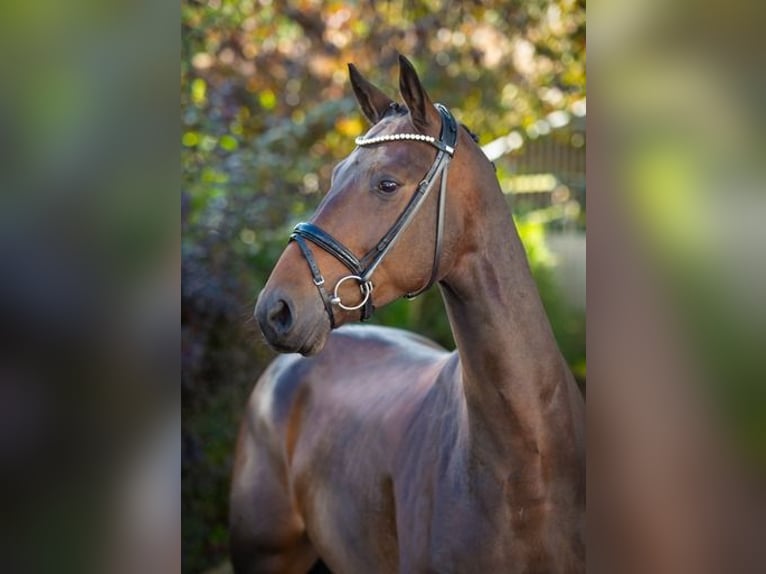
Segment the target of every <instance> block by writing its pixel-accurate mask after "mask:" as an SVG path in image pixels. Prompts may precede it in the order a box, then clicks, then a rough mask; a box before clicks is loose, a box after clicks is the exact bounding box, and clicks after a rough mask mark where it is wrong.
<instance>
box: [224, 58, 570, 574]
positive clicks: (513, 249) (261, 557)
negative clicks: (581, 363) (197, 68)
mask: <svg viewBox="0 0 766 574" xmlns="http://www.w3.org/2000/svg"><path fill="white" fill-rule="evenodd" d="M399 64H400V79H399V88H400V92H401V96H402V98H403V100H404V104H405V105H400V104H398V103H395V102H394V101H392V100H391V99H390V98H389V97H388V96H386V95H385V94H384V93H383V92H382V91H381V90H379V89H378V88H376V87H375V86H374V85H372V84H371V83H370V82H368V81H367V80H366V79H364V78H363V77H362V75H361V74H360V73H359V72H358V71H357V70H356V68H355V67H354V66H353V65H351V66H349V70H350V78H351V85H352V87H353V90H354V94H355V95H356V98H357V100H358V102H359V105H360V107H361V110H362V112H363V114H364V115H365V117H366V118H367V119H368V120H369V121H370V123H371V124H372V128H371V129H370V131H369V132H368V133H367V134H365V135H364V136H363V137H361V138H358V139H357V147H356V148H355V149H354V150H353V151H352V152H351V154H350V155H349V156H348V157H346V158H345V159H344V160H343V161H341V162H340V163H339V164H338V165H337V167H336V168H335V170H334V171H333V177H332V182H331V187H330V191H329V192H328V194H327V196H326V197H325V198H324V199H323V201H322V203H321V204H320V205H319V207H318V208H317V210H316V212H315V213H314V215H313V216H312V217H311V220H310V221H309V222H305V223H302V224H299V225H298V226H297V227H296V229H295V231H294V233H293V235H292V238H291V241H290V243H289V244H288V245H287V247H286V249H285V251H284V253H283V254H282V256H281V257H280V259H279V261H278V262H277V264H276V266H275V268H274V270H273V272H272V274H271V277H270V278H269V280H268V282H267V284H266V286H265V287H264V288H263V291H262V292H261V294H260V296H259V298H258V303H257V305H256V309H255V315H256V318H257V320H258V323H259V325H260V327H261V330H262V331H263V334H264V336H265V338H266V340H267V341H268V343H269V344H270V345H271V346H272V347H273V348H274V349H277V350H278V351H281V352H284V353H290V354H285V355H283V356H281V357H279V358H277V359H276V360H275V361H274V362H273V363H272V364H271V365H270V366H269V368H268V369H267V370H266V371H265V372H264V374H263V375H262V376H261V378H260V379H259V381H258V383H257V384H256V386H255V390H254V391H253V393H252V395H251V397H250V400H249V403H248V405H247V410H246V414H245V417H244V421H243V423H242V426H241V429H240V433H239V439H238V444H237V452H236V458H235V468H234V476H233V481H232V490H231V500H230V522H231V555H232V563H233V565H234V568H235V571H236V572H238V573H243V572H279V573H292V572H295V573H304V572H307V571H309V570H311V569H312V568H317V567H318V566H317V565H318V564H322V565H326V567H328V568H329V569H330V570H332V571H333V572H337V573H351V574H354V573H358V572H365V573H371V572H407V573H409V572H439V573H445V572H456V573H457V572H459V573H466V572H481V573H486V572H493V573H494V572H540V573H542V572H546V573H548V572H584V571H585V546H584V517H585V441H584V434H585V433H584V405H583V400H582V397H581V395H580V393H579V391H578V389H577V387H576V385H575V382H574V379H573V377H572V375H571V373H570V371H569V369H568V367H567V365H566V363H565V361H564V359H563V358H562V356H561V353H560V351H559V349H558V347H557V345H556V342H555V339H554V337H553V334H552V331H551V327H550V324H549V322H548V319H547V317H546V315H545V312H544V310H543V306H542V303H541V301H540V297H539V294H538V293H537V289H536V287H535V284H534V281H533V279H532V276H531V274H530V271H529V266H528V264H527V261H526V257H525V254H524V249H523V247H522V245H521V242H520V240H519V237H518V234H517V233H516V230H515V227H514V225H513V222H512V219H511V217H510V214H509V213H508V209H507V206H506V203H505V200H504V198H503V195H502V192H501V190H500V187H499V185H498V182H497V179H496V177H495V173H494V170H493V167H492V165H491V164H490V162H489V161H488V160H487V158H486V157H485V156H484V154H483V153H482V151H481V149H480V148H479V147H478V146H477V145H476V143H475V142H474V141H473V139H472V137H471V135H470V134H469V132H468V131H467V130H466V129H464V128H463V127H460V126H458V124H457V123H456V122H455V120H454V118H453V117H452V114H451V113H450V112H449V110H448V109H447V108H445V107H444V106H440V105H438V104H436V105H434V104H433V103H432V102H431V99H430V97H429V96H428V94H427V93H426V91H425V90H424V89H423V87H422V85H421V82H420V80H419V79H418V76H417V74H416V72H415V70H414V68H413V67H412V65H411V64H410V63H409V62H408V61H407V60H406V59H405V58H403V57H400V62H399ZM434 282H437V283H438V285H439V288H440V291H441V294H442V297H443V299H444V303H445V306H446V308H447V313H448V316H449V321H450V325H451V328H452V332H453V335H454V338H455V341H456V343H457V350H456V351H455V352H452V353H449V352H447V351H445V350H443V349H442V348H440V347H439V346H437V345H436V344H434V343H432V342H430V341H428V340H427V339H424V338H422V337H419V336H417V335H413V334H411V333H407V332H404V331H400V330H396V329H389V328H383V327H370V326H354V325H348V324H350V323H354V322H357V321H359V320H360V319H366V318H368V317H369V315H370V314H371V313H372V311H373V310H374V309H375V308H376V307H382V306H384V305H386V304H388V303H389V302H391V301H393V300H395V299H397V298H399V297H402V296H406V295H412V294H416V293H418V292H420V291H422V290H424V289H425V288H427V287H428V286H429V285H430V284H431V283H434ZM298 353H299V354H298ZM300 355H304V356H303V357H302V356H300ZM320 560H321V562H319V561H320Z"/></svg>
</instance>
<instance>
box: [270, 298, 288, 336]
mask: <svg viewBox="0 0 766 574" xmlns="http://www.w3.org/2000/svg"><path fill="white" fill-rule="evenodd" d="M268 321H269V324H270V325H271V327H272V328H273V329H274V331H276V332H277V333H278V334H280V335H285V334H287V333H288V332H289V331H290V327H292V326H293V313H292V311H290V306H289V305H288V304H287V301H285V300H284V299H277V301H276V302H275V303H274V305H272V307H271V309H269V314H268Z"/></svg>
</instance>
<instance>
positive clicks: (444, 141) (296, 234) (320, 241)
mask: <svg viewBox="0 0 766 574" xmlns="http://www.w3.org/2000/svg"><path fill="white" fill-rule="evenodd" d="M436 109H437V110H438V111H439V115H440V116H441V120H442V125H441V132H440V134H439V139H438V140H437V139H436V138H434V137H432V136H428V135H424V134H415V133H401V134H388V135H382V136H377V137H371V138H364V137H358V138H356V140H355V143H356V145H358V146H368V145H377V144H382V143H389V142H396V141H404V140H411V141H420V142H423V143H427V144H429V145H431V146H433V147H435V148H436V149H437V150H438V153H437V154H436V159H434V162H433V164H431V168H430V169H429V170H428V172H427V173H426V175H425V177H424V178H423V179H422V181H421V182H420V183H419V184H418V187H417V190H416V191H415V193H414V195H413V196H412V198H411V199H410V201H409V203H408V204H407V207H405V208H404V211H403V212H402V213H401V214H400V215H399V217H398V218H397V220H396V221H395V222H394V224H393V225H392V226H391V228H390V229H389V230H388V232H387V233H386V234H385V235H384V236H383V237H382V238H381V239H380V241H378V243H377V245H376V246H375V247H373V248H372V249H371V250H370V251H369V252H367V253H366V254H365V255H364V256H363V257H362V258H361V259H359V258H357V257H356V256H355V255H354V254H353V253H352V252H351V251H350V250H349V249H348V248H347V247H346V246H344V245H343V244H342V243H341V242H340V241H338V240H337V239H335V238H334V237H333V236H332V235H330V234H329V233H327V232H326V231H324V230H323V229H321V228H320V227H318V226H317V225H314V224H313V223H308V222H304V223H299V224H298V225H296V226H295V229H293V232H292V234H291V235H290V241H295V242H296V243H297V244H298V247H299V248H300V250H301V253H303V257H304V258H305V259H306V263H308V266H309V269H310V271H311V276H312V280H313V282H314V285H316V287H317V289H318V290H319V294H320V296H321V297H322V302H323V303H324V306H325V310H326V311H327V314H328V315H329V316H330V324H331V325H332V327H333V328H334V327H335V315H334V314H333V305H336V306H338V307H340V308H341V309H344V310H346V311H355V310H357V309H361V310H362V311H361V319H362V321H367V320H368V319H369V318H370V317H372V313H373V310H374V307H373V304H372V291H373V289H374V288H375V286H374V285H373V283H372V279H371V277H372V274H373V273H374V272H375V269H377V267H378V265H380V263H381V261H383V258H384V257H385V256H386V254H388V252H389V251H390V250H391V248H392V247H393V246H394V244H395V243H396V240H397V239H398V238H399V237H400V235H401V234H402V232H403V231H404V230H405V229H406V228H407V226H408V225H409V224H410V222H411V221H412V219H413V218H414V216H415V214H416V213H417V212H418V210H419V209H420V207H421V206H422V205H423V203H424V201H425V199H426V197H427V196H428V193H429V192H430V191H431V189H432V188H433V187H434V183H435V181H436V178H437V177H439V175H441V185H440V186H439V198H438V201H439V205H438V214H437V218H436V239H435V244H434V261H433V265H432V267H431V276H430V278H429V279H428V282H427V283H426V284H425V285H424V286H423V287H421V288H420V289H418V290H417V291H415V292H412V293H407V295H406V296H407V298H408V299H412V298H414V297H417V296H418V295H420V294H421V293H423V292H424V291H425V290H427V289H428V288H429V287H431V285H433V283H434V281H436V277H437V275H438V272H439V258H440V255H441V249H442V236H443V228H444V211H445V202H446V188H447V168H448V166H449V162H450V160H451V159H452V156H453V155H454V153H455V146H456V145H457V131H458V130H457V122H456V121H455V118H454V117H453V116H452V114H451V113H450V111H449V110H448V109H447V108H446V107H444V106H443V105H441V104H436ZM307 241H310V242H311V243H313V244H314V245H316V246H317V247H320V248H321V249H323V250H324V251H326V252H327V253H329V254H330V255H332V256H333V257H335V259H337V260H338V261H340V262H341V263H343V265H345V266H346V267H347V268H348V269H349V271H351V275H346V276H345V277H342V278H341V279H339V280H338V282H337V283H336V284H335V288H334V289H333V292H332V297H331V296H330V295H329V293H328V292H327V289H326V288H325V280H324V277H323V276H322V273H321V271H320V270H319V266H318V265H317V262H316V260H315V259H314V256H313V254H312V253H311V250H310V249H309V247H308V244H307V243H306V242H307ZM351 280H354V281H356V282H357V283H358V284H359V290H360V291H361V293H362V301H361V302H360V303H358V304H356V305H345V304H344V303H343V302H342V301H341V298H340V295H339V294H338V290H339V289H340V286H341V285H342V284H343V283H344V282H346V281H351Z"/></svg>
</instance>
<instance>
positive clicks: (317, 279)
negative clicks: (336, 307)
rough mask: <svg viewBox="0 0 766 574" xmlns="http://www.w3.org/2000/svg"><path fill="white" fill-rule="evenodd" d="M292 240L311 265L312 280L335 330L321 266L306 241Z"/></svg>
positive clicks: (294, 238) (298, 238)
mask: <svg viewBox="0 0 766 574" xmlns="http://www.w3.org/2000/svg"><path fill="white" fill-rule="evenodd" d="M290 240H291V241H295V242H296V243H297V244H298V247H299V248H300V250H301V253H303V258H304V259H305V260H306V263H308V265H309V269H310V270H311V279H312V280H313V281H314V285H316V287H317V289H318V290H319V295H320V297H321V298H322V303H324V308H325V310H326V311H327V314H328V315H329V316H330V328H332V329H334V328H335V314H334V313H333V309H332V303H331V302H330V296H329V295H328V293H327V289H325V288H324V277H323V276H322V272H321V271H319V266H318V265H317V262H316V260H315V259H314V255H313V254H312V253H311V249H309V246H308V245H306V241H305V240H304V239H303V237H301V236H300V235H295V234H293V235H291V236H290Z"/></svg>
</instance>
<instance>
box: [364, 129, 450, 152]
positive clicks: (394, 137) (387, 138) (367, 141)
mask: <svg viewBox="0 0 766 574" xmlns="http://www.w3.org/2000/svg"><path fill="white" fill-rule="evenodd" d="M401 140H412V141H420V142H425V143H429V144H431V145H432V146H434V147H435V148H436V149H440V150H442V151H445V152H447V153H448V154H449V155H452V154H454V153H455V148H454V147H452V146H448V145H446V144H444V143H443V142H440V141H439V140H437V139H436V138H435V137H433V136H427V135H425V134H406V133H405V134H388V135H384V136H375V137H371V138H365V137H362V136H360V137H358V138H356V139H355V140H354V143H355V144H356V145H358V146H365V145H374V144H379V143H385V142H395V141H401Z"/></svg>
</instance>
